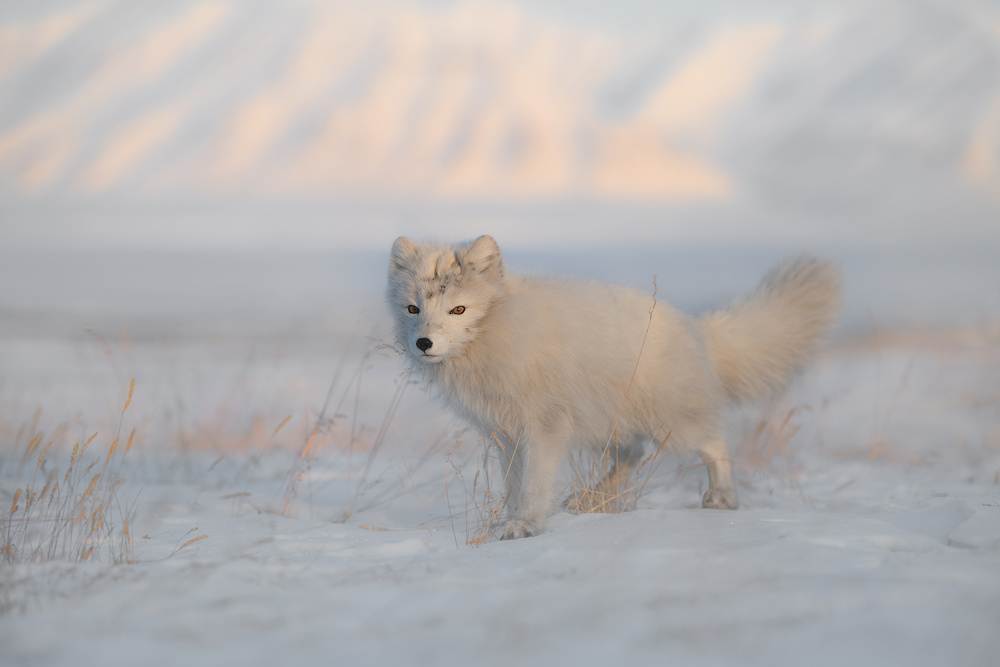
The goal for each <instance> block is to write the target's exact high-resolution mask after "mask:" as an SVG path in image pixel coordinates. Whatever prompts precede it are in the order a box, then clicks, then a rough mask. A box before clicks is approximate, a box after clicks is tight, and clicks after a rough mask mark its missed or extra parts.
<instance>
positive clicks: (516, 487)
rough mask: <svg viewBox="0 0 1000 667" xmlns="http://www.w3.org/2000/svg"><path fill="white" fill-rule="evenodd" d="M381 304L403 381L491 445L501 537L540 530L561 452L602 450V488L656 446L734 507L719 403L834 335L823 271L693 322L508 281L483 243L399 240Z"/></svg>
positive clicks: (751, 394) (829, 277) (591, 291)
mask: <svg viewBox="0 0 1000 667" xmlns="http://www.w3.org/2000/svg"><path fill="white" fill-rule="evenodd" d="M388 298H389V304H390V306H391V308H392V312H393V316H394V318H395V323H396V337H397V339H398V343H399V345H400V346H401V347H402V348H404V349H405V351H406V354H407V355H408V356H409V357H410V358H411V359H412V360H414V361H415V362H416V363H415V364H414V366H415V368H416V370H417V371H418V372H420V373H421V374H422V375H423V376H424V377H425V378H426V379H427V380H429V381H430V382H431V384H433V385H436V386H437V388H438V389H439V390H440V391H441V392H442V394H443V396H444V397H445V399H446V400H447V402H448V403H449V404H450V405H451V406H452V407H453V408H455V409H456V410H457V411H458V412H459V413H460V414H462V415H463V416H464V417H466V418H467V419H469V420H470V421H472V422H473V423H474V424H475V425H476V426H477V427H478V428H479V429H480V430H481V431H482V432H483V433H484V434H486V435H488V436H490V437H491V438H493V439H495V440H496V441H497V442H498V443H499V445H500V450H501V451H502V457H503V463H504V464H505V472H506V474H505V479H506V484H507V506H506V512H507V518H508V520H507V523H506V524H505V526H504V527H503V531H502V533H501V539H510V538H516V537H527V536H530V535H534V534H537V533H538V532H540V531H541V530H542V529H543V528H544V526H545V520H546V518H547V515H548V513H549V511H550V510H552V509H553V508H554V502H553V501H554V496H555V478H556V472H557V470H558V469H559V466H560V464H561V463H562V462H563V460H564V459H565V457H566V453H567V449H568V447H570V446H571V445H574V446H585V447H592V448H596V449H598V450H603V449H604V448H605V447H608V446H609V443H614V444H612V445H611V446H612V447H614V448H615V449H616V451H615V452H614V453H613V454H612V455H611V460H612V461H614V462H615V465H614V468H613V469H612V470H611V472H610V473H609V474H608V476H607V477H606V478H605V480H604V481H602V482H601V484H602V485H605V486H607V485H615V484H619V483H621V482H622V481H624V480H625V479H627V478H628V476H629V474H630V473H631V471H632V470H633V469H634V468H635V466H636V465H637V464H638V463H639V462H640V461H641V460H642V457H643V448H644V447H645V444H646V443H647V442H651V441H652V442H655V443H660V442H662V441H664V440H665V439H666V440H668V446H669V447H671V448H672V449H673V450H675V451H679V452H682V453H683V452H698V454H700V456H701V458H702V459H703V460H704V462H705V464H706V467H707V469H708V481H709V488H708V491H706V493H705V495H704V498H703V499H702V505H703V506H704V507H710V508H718V509H735V508H736V507H737V504H738V502H737V497H736V489H735V487H734V486H733V477H732V462H731V460H730V457H729V451H728V449H727V447H726V443H725V440H724V439H723V426H724V425H723V410H724V408H725V405H726V403H727V402H730V401H740V400H749V399H757V398H762V397H766V396H768V395H771V394H773V393H775V392H778V391H780V390H781V389H782V388H784V387H785V386H786V384H787V383H788V381H789V379H790V377H791V376H792V374H793V373H794V372H795V371H796V370H797V369H798V368H800V367H801V366H802V365H803V364H804V363H805V362H807V361H808V360H809V358H810V356H811V355H812V353H813V352H814V350H815V349H816V347H817V346H818V344H819V342H820V339H821V337H822V335H823V334H824V332H825V331H826V330H827V329H828V328H829V326H830V325H831V324H832V323H833V320H834V319H835V317H836V312H837V309H838V304H839V300H840V287H839V279H838V272H837V270H836V269H835V268H834V267H833V266H832V265H831V264H829V263H828V262H825V261H821V260H816V259H808V258H803V259H797V260H793V261H790V262H787V263H785V264H783V265H781V266H779V267H778V268H777V269H775V270H774V271H773V272H772V273H771V274H769V275H768V277H767V278H765V279H764V282H763V283H762V284H761V286H760V287H759V288H758V289H757V290H756V291H755V292H754V293H753V294H751V295H750V296H749V297H748V298H746V299H744V300H742V301H739V302H737V303H735V304H734V305H731V306H730V307H728V308H726V309H724V310H720V311H718V312H716V313H712V314H709V315H705V316H702V317H700V318H697V319H692V318H689V317H687V316H685V315H683V314H681V313H679V312H677V311H676V310H674V309H672V308H670V307H669V306H667V305H666V304H663V303H655V302H654V298H653V297H652V296H651V295H649V294H645V293H643V292H640V291H638V290H634V289H631V288H627V287H622V286H617V285H606V284H601V283H595V282H585V281H571V280H561V279H551V278H537V277H515V276H507V275H505V274H504V269H503V263H502V260H501V256H500V249H499V247H498V246H497V243H496V241H494V240H493V239H492V238H491V237H489V236H480V237H479V238H477V239H476V240H475V241H472V242H471V243H466V244H459V245H445V244H422V243H414V242H413V241H411V240H409V239H407V238H403V237H400V238H398V239H396V242H395V244H394V245H393V247H392V257H391V263H390V268H389V288H388ZM654 303H655V305H654ZM668 435H669V438H668Z"/></svg>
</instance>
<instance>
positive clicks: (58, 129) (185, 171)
mask: <svg viewBox="0 0 1000 667" xmlns="http://www.w3.org/2000/svg"><path fill="white" fill-rule="evenodd" d="M675 4H677V3H663V6H662V7H658V8H651V7H650V6H648V4H647V3H642V2H624V3H615V5H614V7H613V8H612V7H611V6H608V7H606V8H601V6H600V5H597V4H591V3H586V4H585V5H583V6H582V7H581V8H580V9H579V10H578V11H577V10H574V9H573V8H571V7H570V6H568V5H566V4H564V3H563V4H560V3H557V2H543V3H503V2H498V1H494V0H483V1H479V0H466V1H461V2H429V1H427V2H417V1H403V0H400V1H398V2H375V3H356V2H320V1H310V0H299V1H297V2H291V3H272V2H264V1H259V0H248V1H246V2H226V1H223V0H214V1H207V0H180V1H178V2H171V3H167V4H147V3H139V4H136V3H132V2H114V1H108V0H81V1H79V2H70V1H68V0H63V1H60V0H52V1H49V2H43V3H31V4H30V5H24V6H11V5H7V6H5V7H4V8H3V9H0V52H2V53H4V54H5V56H4V57H3V58H2V59H0V195H2V198H3V201H4V205H5V208H7V210H8V211H9V212H10V213H11V215H10V216H9V220H8V222H7V223H5V224H6V225H8V226H9V225H12V224H17V223H18V222H19V221H22V222H23V221H24V220H28V219H31V218H32V215H33V214H35V213H36V212H37V210H38V209H39V207H41V209H42V210H43V211H44V212H46V213H48V214H50V217H52V216H54V214H53V211H56V212H58V213H59V215H60V216H65V215H66V213H65V209H64V208H58V207H56V208H53V207H54V206H56V205H55V204H54V203H53V202H59V201H63V202H66V201H68V202H70V203H69V204H64V207H65V206H69V207H70V208H71V210H72V211H73V213H74V214H77V215H80V214H84V213H85V212H86V211H88V210H96V211H99V212H100V211H106V210H107V209H108V208H109V207H110V208H111V209H115V210H116V207H119V206H122V205H124V203H129V204H135V203H136V202H146V204H147V206H146V208H144V209H142V210H143V211H150V210H152V211H157V210H159V211H162V210H164V209H167V210H171V211H173V212H174V213H175V215H174V216H173V217H172V218H171V220H172V221H174V222H176V224H178V225H180V226H183V224H184V222H183V221H184V219H186V218H189V217H190V216H191V215H194V214H196V213H197V212H198V211H203V210H204V207H202V208H200V209H199V208H197V207H196V208H195V209H194V212H192V210H191V209H190V208H182V209H181V210H178V206H181V204H179V202H186V201H187V202H190V201H194V202H198V203H201V204H202V205H204V204H205V203H206V202H213V203H214V204H216V205H219V203H220V202H229V203H230V204H233V205H237V204H238V205H239V206H240V207H241V208H240V209H239V211H240V214H241V215H243V216H244V217H246V216H247V214H248V212H252V211H253V210H254V209H253V206H252V204H248V203H247V202H248V200H249V201H250V202H258V203H263V202H270V203H273V202H275V201H278V202H284V203H285V204H288V205H293V204H294V206H291V208H287V207H285V208H283V207H282V206H278V207H277V208H276V209H265V210H266V211H267V214H268V215H270V216H272V217H277V216H280V215H282V212H284V215H285V217H288V218H292V219H293V220H292V222H290V223H289V224H291V225H293V226H294V225H295V224H299V225H305V226H307V227H313V228H318V227H320V226H321V222H320V221H319V220H318V219H316V217H317V216H315V215H314V216H313V218H312V219H311V220H310V221H309V222H302V220H301V215H297V213H298V214H301V210H302V207H303V206H305V207H307V208H308V207H309V206H313V207H319V208H320V209H326V210H330V207H334V208H335V210H338V211H339V212H340V213H341V214H342V215H341V216H340V217H339V218H338V219H339V220H341V222H340V223H339V224H341V225H343V226H345V227H347V226H350V225H351V223H352V222H355V223H356V222H357V218H356V217H353V218H352V217H351V216H350V215H349V214H345V213H344V209H343V206H344V205H345V203H347V202H350V203H352V205H355V206H361V207H362V209H364V207H365V206H371V205H373V204H375V203H379V202H381V203H384V202H386V201H391V202H406V203H409V204H415V203H418V202H423V203H424V204H428V203H429V204H435V203H437V204H440V203H442V202H444V203H449V202H450V203H452V204H454V203H456V202H462V203H465V204H470V203H471V204H472V205H476V204H477V203H478V204H479V205H485V206H489V205H491V204H496V203H498V202H500V203H504V204H508V205H509V204H511V203H514V204H516V205H531V204H532V203H534V204H539V203H540V202H546V201H553V200H556V201H563V202H565V201H579V200H583V201H600V202H618V203H629V202H631V203H635V202H639V203H642V204H644V205H649V204H650V203H653V204H656V203H658V204H670V203H678V202H682V203H683V202H686V203H688V204H692V203H694V204H698V203H701V204H712V203H716V204H718V203H728V204H731V205H732V206H733V207H734V208H733V210H736V211H759V210H764V211H772V212H773V211H784V212H791V213H792V214H796V215H799V217H801V216H802V215H816V214H824V215H825V214H828V213H830V212H832V213H833V214H845V215H849V216H854V217H856V218H857V217H863V218H864V220H865V222H864V223H854V225H853V226H851V223H849V222H844V223H843V224H846V225H848V228H849V231H850V232H852V233H857V232H861V231H864V230H863V227H868V229H869V231H870V230H871V228H872V227H873V226H874V227H878V228H879V229H881V230H885V229H889V230H891V231H892V232H898V231H900V229H901V228H902V229H903V230H905V229H906V228H907V225H911V226H912V228H911V229H910V230H909V231H910V232H911V234H913V235H916V236H921V235H923V233H924V232H926V231H927V229H928V228H930V227H934V226H937V227H941V226H948V227H950V228H951V230H952V231H951V233H952V234H960V235H963V236H965V235H968V234H972V235H973V237H976V238H981V237H983V236H984V235H985V236H988V237H990V238H994V239H995V236H990V234H991V229H990V227H991V226H990V225H989V220H991V219H993V217H994V216H996V215H997V212H998V210H1000V208H998V207H1000V111H998V109H1000V9H998V8H997V7H996V6H995V4H993V3H989V2H985V1H974V0H968V1H962V2H943V1H941V2H938V1H926V2H917V1H905V0H878V1H877V2H865V3H855V2H847V3H821V2H812V3H781V2H774V3H755V4H754V6H752V7H744V6H743V5H742V4H741V3H726V2H723V3H707V4H706V5H705V7H704V8H702V9H701V10H694V9H688V10H684V9H682V8H679V7H676V6H674V5H675ZM338 206H339V207H340V208H336V207H338ZM311 210H312V209H311ZM356 210H357V209H348V210H347V211H348V213H350V211H356ZM39 215H41V214H39ZM56 217H57V216H56ZM794 219H795V218H794V217H791V216H790V217H789V218H788V219H787V220H784V221H783V222H782V223H781V224H782V225H783V226H784V228H785V231H786V232H789V231H791V232H792V233H794V231H795V229H794V226H795V224H796V223H795V222H794ZM23 224H25V225H27V224H28V223H23ZM604 224H605V226H606V224H607V221H606V220H605V223H604ZM800 224H801V223H800ZM815 224H826V225H828V226H832V225H834V224H835V223H833V222H830V220H829V218H823V222H822V223H814V226H815ZM119 226H120V227H122V228H125V227H127V225H126V224H125V223H121V224H120V225H119ZM384 227H385V224H384V223H382V224H381V227H380V228H384ZM684 231H686V232H687V234H690V233H691V230H690V229H687V230H684ZM19 233H20V234H21V235H26V236H27V237H29V238H36V236H37V234H36V233H33V232H30V231H25V230H23V229H21V230H19ZM354 233H355V234H356V233H359V232H357V231H356V230H355V232H354ZM345 234H346V235H347V236H350V235H351V234H350V233H349V232H348V231H347V230H345Z"/></svg>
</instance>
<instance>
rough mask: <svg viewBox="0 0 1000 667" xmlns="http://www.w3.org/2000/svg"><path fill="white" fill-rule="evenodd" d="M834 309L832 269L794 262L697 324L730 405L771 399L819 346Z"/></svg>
mask: <svg viewBox="0 0 1000 667" xmlns="http://www.w3.org/2000/svg"><path fill="white" fill-rule="evenodd" d="M839 306H840V280H839V273H838V271H837V269H836V267H835V266H834V265H833V264H831V263H829V262H826V261H823V260H819V259H813V258H805V257H804V258H798V259H793V260H790V261H788V262H786V263H784V264H781V265H779V266H778V267H777V268H776V269H774V270H773V271H772V272H771V273H769V274H768V275H767V277H765V278H764V281H763V282H762V283H761V285H760V287H758V288H757V290H756V291H755V292H753V293H752V294H750V295H749V296H748V297H746V298H745V299H743V300H741V301H737V302H736V303H734V304H732V305H730V306H728V307H727V308H724V309H722V310H719V311H717V312H715V313H711V314H709V315H705V316H703V317H701V318H699V319H698V326H699V328H700V329H701V332H702V333H703V334H704V336H705V339H706V344H707V346H708V352H709V354H710V355H711V357H712V361H713V362H714V363H715V368H716V372H717V373H718V374H719V377H720V378H721V380H722V385H723V387H724V388H725V390H726V393H727V394H728V395H729V397H730V399H731V400H734V401H745V400H754V399H760V398H766V397H768V396H771V395H773V394H775V393H777V392H779V391H781V390H782V389H784V388H785V386H786V385H787V384H788V382H789V380H790V379H791V377H792V375H793V374H794V373H795V371H797V370H798V369H799V368H801V367H802V366H803V365H804V364H805V363H806V362H808V361H809V359H810V358H811V357H812V355H813V354H814V353H815V351H816V348H817V347H818V346H819V343H820V340H821V339H822V337H823V334H824V333H825V332H826V330H827V329H828V328H829V327H830V325H832V324H833V321H834V319H835V318H836V316H837V311H838V309H839Z"/></svg>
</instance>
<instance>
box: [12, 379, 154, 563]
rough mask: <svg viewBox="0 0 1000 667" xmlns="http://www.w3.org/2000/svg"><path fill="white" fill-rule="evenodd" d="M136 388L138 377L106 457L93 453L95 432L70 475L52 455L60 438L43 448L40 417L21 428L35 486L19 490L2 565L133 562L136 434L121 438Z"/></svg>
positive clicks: (76, 448)
mask: <svg viewBox="0 0 1000 667" xmlns="http://www.w3.org/2000/svg"><path fill="white" fill-rule="evenodd" d="M134 389H135V380H134V379H133V380H132V382H131V384H130V385H129V392H128V398H127V399H126V400H125V405H124V407H123V408H122V411H121V415H120V416H119V420H118V429H117V431H116V433H115V436H114V438H113V439H112V440H111V442H110V443H109V445H108V448H107V452H106V453H104V452H101V453H97V452H95V451H94V448H95V446H94V443H95V441H96V440H97V438H98V433H94V434H92V435H90V436H89V437H88V438H86V439H84V440H83V441H82V442H77V443H76V444H74V445H73V449H72V453H71V454H70V455H69V460H68V463H67V465H66V467H65V472H64V471H63V468H61V467H60V466H59V464H58V462H57V458H58V457H56V456H54V455H50V449H51V447H52V445H53V443H54V442H55V440H53V439H49V440H48V441H47V444H46V445H45V446H44V447H43V446H42V443H43V442H46V438H45V436H44V433H42V432H41V431H40V430H38V421H39V416H40V413H37V412H36V414H35V417H34V418H33V419H32V421H31V422H30V423H29V424H27V425H26V427H25V428H22V429H19V435H18V436H17V438H16V441H15V445H16V446H23V447H24V450H23V457H22V463H25V464H26V463H27V462H29V461H30V462H33V463H34V469H33V471H32V472H31V480H30V481H28V482H27V483H26V484H24V486H23V487H22V486H20V485H19V486H18V487H17V488H15V489H14V491H13V494H12V498H11V504H10V511H9V513H8V516H7V520H6V521H5V522H4V523H3V524H2V528H0V530H2V540H0V541H2V543H3V544H2V547H0V556H2V562H3V563H4V564H6V565H12V564H17V563H29V562H41V561H50V560H68V561H79V562H83V561H87V560H90V559H92V558H93V559H98V558H107V559H108V560H110V561H111V562H114V563H131V562H133V550H132V534H133V532H132V526H131V524H132V520H133V514H134V511H135V502H136V498H135V496H133V493H132V489H131V488H129V487H128V484H129V479H130V468H131V466H132V465H133V463H134V446H135V434H136V431H135V429H132V430H131V431H130V433H129V435H128V437H127V438H126V439H125V441H124V442H122V437H121V436H122V428H123V424H124V419H125V413H126V411H127V410H128V408H129V405H130V404H131V402H132V394H133V391H134ZM22 437H25V438H26V442H25V441H22V440H21V438H22ZM22 442H24V444H23V445H22V444H21V443H22ZM22 472H23V469H22Z"/></svg>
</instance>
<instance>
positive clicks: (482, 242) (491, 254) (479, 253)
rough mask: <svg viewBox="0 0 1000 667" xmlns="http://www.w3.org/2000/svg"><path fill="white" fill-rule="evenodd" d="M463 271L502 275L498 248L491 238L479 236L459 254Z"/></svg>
mask: <svg viewBox="0 0 1000 667" xmlns="http://www.w3.org/2000/svg"><path fill="white" fill-rule="evenodd" d="M460 263H461V264H462V268H463V269H467V270H469V271H475V272H477V273H485V272H486V271H490V270H494V271H496V272H497V273H499V274H500V275H503V259H502V257H501V256H500V246H498V245H497V242H496V241H494V240H493V237H492V236H480V237H479V238H478V239H476V240H475V241H473V242H472V243H471V244H470V245H469V247H468V248H466V249H465V251H464V252H463V253H462V254H461V261H460Z"/></svg>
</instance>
